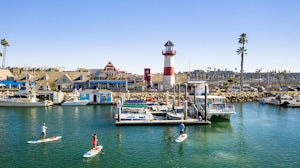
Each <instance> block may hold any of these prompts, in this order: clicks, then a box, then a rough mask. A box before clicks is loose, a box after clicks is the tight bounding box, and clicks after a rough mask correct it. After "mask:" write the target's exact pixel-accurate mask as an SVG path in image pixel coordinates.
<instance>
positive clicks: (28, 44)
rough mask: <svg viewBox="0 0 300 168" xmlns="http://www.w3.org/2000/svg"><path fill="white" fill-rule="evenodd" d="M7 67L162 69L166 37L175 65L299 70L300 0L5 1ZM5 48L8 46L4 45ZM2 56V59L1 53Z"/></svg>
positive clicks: (1, 32) (2, 32)
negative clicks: (244, 39) (243, 39)
mask: <svg viewBox="0 0 300 168" xmlns="http://www.w3.org/2000/svg"><path fill="white" fill-rule="evenodd" d="M0 4H1V13H2V17H1V24H0V38H1V39H3V38H5V39H6V40H7V41H8V42H9V43H10V47H8V48H7V57H6V62H5V64H6V66H11V67H15V66H30V67H64V68H65V70H75V69H77V68H80V67H83V68H88V69H91V68H99V69H101V68H103V67H104V66H105V65H106V64H107V63H108V61H111V62H112V63H113V64H114V65H115V66H116V67H117V68H118V69H120V70H125V71H127V72H130V73H135V74H143V70H144V68H151V70H152V73H161V72H163V65H164V56H163V55H162V54H161V52H162V50H164V44H165V43H166V42H167V41H168V40H170V41H172V42H173V43H174V45H175V46H174V49H175V50H176V51H177V55H176V56H175V58H174V60H175V72H183V71H192V70H195V69H202V70H207V68H208V67H211V69H212V70H214V69H221V70H225V69H227V70H232V71H236V69H237V71H240V61H241V58H240V56H239V55H237V54H236V50H237V48H238V47H239V46H240V45H239V44H238V38H239V35H240V34H241V33H246V34H247V36H248V44H246V48H247V51H248V54H247V55H246V56H245V59H244V69H245V72H255V71H256V70H257V69H260V68H261V69H262V71H263V72H266V71H270V70H277V71H278V70H284V69H285V70H288V71H291V72H300V65H299V64H300V60H299V58H300V51H299V48H300V1H298V0H107V1H104V0H9V1H4V0H2V2H1V3H0ZM0 51H1V52H2V49H1V50H0ZM1 61H2V60H1Z"/></svg>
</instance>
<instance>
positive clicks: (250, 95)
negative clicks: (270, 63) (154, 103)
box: [113, 91, 300, 103]
mask: <svg viewBox="0 0 300 168" xmlns="http://www.w3.org/2000/svg"><path fill="white" fill-rule="evenodd" d="M122 94H124V95H125V97H126V98H127V99H129V98H130V99H145V100H146V98H153V99H155V100H162V99H164V100H165V99H167V97H168V96H167V95H169V99H171V98H172V97H173V96H174V94H173V92H169V93H168V92H113V97H114V99H117V98H119V97H120V96H121V95H122ZM210 94H211V95H215V96H225V97H226V101H227V102H228V103H236V102H255V101H259V100H260V99H261V98H264V97H268V96H267V95H270V94H272V95H276V96H278V95H280V94H287V95H289V96H292V97H294V96H298V95H300V92H297V91H289V92H280V91H264V92H211V93H210ZM179 97H180V99H181V100H184V99H185V93H184V92H181V93H180V96H179ZM175 100H178V92H177V93H175Z"/></svg>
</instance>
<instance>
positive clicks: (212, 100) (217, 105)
mask: <svg viewBox="0 0 300 168" xmlns="http://www.w3.org/2000/svg"><path fill="white" fill-rule="evenodd" d="M206 99H207V101H206V102H207V106H206V113H207V119H208V120H211V118H212V116H216V117H219V118H222V119H226V120H230V119H231V117H232V115H234V114H236V112H235V108H234V105H231V104H226V97H224V96H214V95H207V98H206ZM204 102H205V95H200V96H196V102H195V105H196V108H197V110H198V111H199V112H200V113H201V116H202V118H204V117H205V103H204Z"/></svg>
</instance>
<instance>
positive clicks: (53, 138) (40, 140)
mask: <svg viewBox="0 0 300 168" xmlns="http://www.w3.org/2000/svg"><path fill="white" fill-rule="evenodd" d="M60 138H61V136H52V137H50V138H45V139H39V140H33V141H27V143H30V144H32V143H43V142H49V141H56V140H58V139H60Z"/></svg>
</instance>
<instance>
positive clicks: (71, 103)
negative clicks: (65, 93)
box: [61, 98, 89, 106]
mask: <svg viewBox="0 0 300 168" xmlns="http://www.w3.org/2000/svg"><path fill="white" fill-rule="evenodd" d="M88 103H89V102H88V101H87V100H78V98H74V99H72V100H67V101H64V102H62V103H61V105H62V106H84V105H87V104H88Z"/></svg>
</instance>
